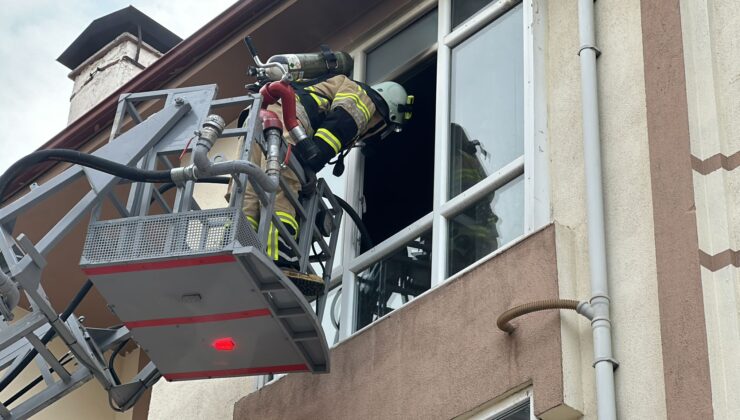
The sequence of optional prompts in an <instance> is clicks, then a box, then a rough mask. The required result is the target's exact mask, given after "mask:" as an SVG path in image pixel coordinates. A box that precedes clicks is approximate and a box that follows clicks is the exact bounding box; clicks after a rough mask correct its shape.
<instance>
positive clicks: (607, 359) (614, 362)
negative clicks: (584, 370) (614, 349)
mask: <svg viewBox="0 0 740 420" xmlns="http://www.w3.org/2000/svg"><path fill="white" fill-rule="evenodd" d="M601 362H609V363H611V364H612V367H613V368H614V370H617V368H619V362H618V361H617V359H615V358H613V357H600V358H598V359H596V360H594V364H593V365H591V367H594V368H595V367H596V364H597V363H601Z"/></svg>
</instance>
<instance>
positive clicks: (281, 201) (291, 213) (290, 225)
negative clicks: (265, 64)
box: [242, 106, 301, 262]
mask: <svg viewBox="0 0 740 420" xmlns="http://www.w3.org/2000/svg"><path fill="white" fill-rule="evenodd" d="M268 109H269V110H270V111H274V112H275V113H276V114H278V117H279V118H280V121H282V120H283V115H282V110H281V109H280V107H279V106H270V107H269V108H268ZM283 138H284V139H285V140H286V141H287V142H288V143H291V144H293V139H292V138H291V137H290V134H289V133H288V132H287V131H285V130H283ZM250 155H251V157H250V160H251V161H252V162H253V163H254V164H256V165H259V166H260V167H261V168H263V169H265V164H266V162H265V156H264V154H263V153H262V150H261V149H260V147H259V145H257V144H256V143H255V144H253V145H252V149H251V151H250ZM281 176H282V178H283V180H284V181H285V184H286V185H287V186H288V187H289V188H290V189H291V191H292V192H293V194H294V195H295V196H296V197H297V196H298V193H299V191H300V190H301V183H300V181H299V180H298V177H297V176H296V174H295V173H293V171H292V170H291V169H289V168H284V169H282V171H281ZM242 210H243V211H244V215H245V216H246V217H247V220H249V222H250V223H251V224H252V226H253V227H254V228H255V230H257V226H258V225H259V220H260V217H261V216H262V215H261V214H260V212H261V210H262V206H261V205H260V201H259V198H258V197H257V193H255V191H254V188H252V185H251V184H249V185H248V186H247V190H246V191H245V192H244V201H243V203H242ZM273 211H274V212H275V215H276V216H277V217H278V218H279V219H280V221H281V222H282V223H283V225H285V227H286V228H287V230H288V232H290V233H291V234H292V235H293V238H297V237H298V221H297V220H296V217H295V208H293V205H292V204H290V201H288V198H287V197H286V196H285V193H284V192H283V190H282V189H278V191H277V193H276V194H275V207H274V208H273ZM262 217H270V216H269V215H264V216H262ZM288 254H291V252H290V250H289V249H287V245H286V244H285V243H284V241H283V240H282V239H279V234H278V230H277V228H276V227H275V226H274V225H273V224H272V223H270V231H269V235H268V239H267V255H268V256H269V257H270V258H272V259H273V260H278V259H279V258H280V259H283V260H288V261H289V262H292V261H291V260H292V259H294V258H295V256H294V254H293V255H288Z"/></svg>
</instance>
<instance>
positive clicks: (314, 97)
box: [309, 93, 329, 106]
mask: <svg viewBox="0 0 740 420" xmlns="http://www.w3.org/2000/svg"><path fill="white" fill-rule="evenodd" d="M309 95H311V97H312V98H313V100H314V101H316V103H317V104H318V105H319V106H322V105H323V104H324V103H326V104H329V101H328V100H326V99H324V98H322V97H321V96H319V95H317V94H315V93H309Z"/></svg>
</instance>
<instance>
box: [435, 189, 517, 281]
mask: <svg viewBox="0 0 740 420" xmlns="http://www.w3.org/2000/svg"><path fill="white" fill-rule="evenodd" d="M449 234H450V247H449V260H448V261H449V273H450V275H453V274H455V273H457V272H458V271H460V270H462V269H463V268H465V267H467V266H469V265H470V264H472V263H474V262H476V261H478V260H479V259H481V258H483V257H485V256H486V255H488V254H490V253H491V252H493V251H495V250H496V249H498V248H499V247H500V246H502V245H505V244H506V243H508V242H510V241H511V240H513V239H515V238H517V237H519V236H521V235H523V234H524V176H523V175H522V176H519V177H518V178H516V179H514V180H513V181H511V182H509V183H508V184H506V185H504V186H503V187H501V188H499V189H498V190H496V191H494V192H492V193H490V194H488V195H487V196H486V197H485V198H483V199H482V200H480V201H478V202H477V203H475V204H473V205H471V206H470V207H468V208H467V209H465V210H463V211H462V212H461V213H459V214H457V215H456V216H454V217H452V218H451V219H450V221H449Z"/></svg>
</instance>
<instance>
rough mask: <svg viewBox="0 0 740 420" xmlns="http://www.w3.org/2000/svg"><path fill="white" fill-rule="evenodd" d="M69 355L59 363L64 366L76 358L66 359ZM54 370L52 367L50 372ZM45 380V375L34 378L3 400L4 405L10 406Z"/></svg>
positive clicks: (63, 357)
mask: <svg viewBox="0 0 740 420" xmlns="http://www.w3.org/2000/svg"><path fill="white" fill-rule="evenodd" d="M68 355H69V353H67V354H65V355H64V356H62V358H61V359H59V364H61V365H62V366H65V365H66V364H67V363H69V362H71V361H73V360H74V357H70V358H69V359H66V360H65V358H66V357H67V356H68ZM53 371H54V369H51V368H50V369H49V372H53ZM43 380H44V376H43V375H39V376H37V377H36V379H34V380H33V381H31V382H29V383H28V385H26V386H24V387H23V388H21V389H20V390H19V391H18V392H16V393H15V394H13V396H12V397H10V398H8V399H7V401H5V402H3V405H4V406H6V407H8V406H10V404H13V403H14V402H15V401H16V400H17V399H18V398H20V397H22V396H23V395H25V393H26V392H28V391H30V390H32V389H33V387H35V386H36V385H38V384H39V383H40V382H41V381H43Z"/></svg>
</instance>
